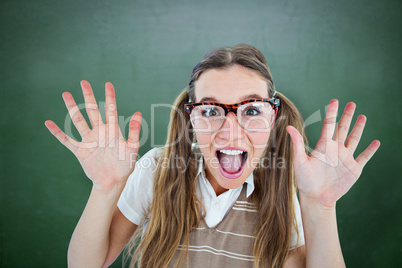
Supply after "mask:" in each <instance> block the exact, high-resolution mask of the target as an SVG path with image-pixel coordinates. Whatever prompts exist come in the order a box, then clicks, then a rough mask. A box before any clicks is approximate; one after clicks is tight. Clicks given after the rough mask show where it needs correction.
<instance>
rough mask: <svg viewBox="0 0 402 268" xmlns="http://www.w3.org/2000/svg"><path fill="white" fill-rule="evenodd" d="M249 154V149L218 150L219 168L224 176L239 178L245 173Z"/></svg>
mask: <svg viewBox="0 0 402 268" xmlns="http://www.w3.org/2000/svg"><path fill="white" fill-rule="evenodd" d="M247 156H248V153H247V151H244V150H239V149H220V150H217V151H216V157H217V158H218V161H219V170H220V171H221V173H222V175H223V176H225V177H226V178H229V179H235V178H238V177H240V176H241V174H243V171H244V166H245V165H244V163H246V160H247Z"/></svg>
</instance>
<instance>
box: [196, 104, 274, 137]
mask: <svg viewBox="0 0 402 268" xmlns="http://www.w3.org/2000/svg"><path fill="white" fill-rule="evenodd" d="M274 115H275V114H274V113H273V109H272V106H271V105H270V104H269V103H267V102H251V103H246V104H243V105H241V106H240V107H239V108H238V109H237V120H238V121H239V123H240V125H241V126H242V127H243V128H245V129H246V130H248V131H254V132H258V131H263V130H266V129H268V128H269V127H270V126H271V124H272V122H273V119H274ZM225 118H226V116H225V110H224V109H223V108H222V107H220V106H215V105H200V106H196V107H194V108H193V110H192V112H191V122H192V125H193V127H194V128H195V130H196V131H198V132H202V133H212V132H215V131H217V130H218V129H220V128H221V127H222V125H223V123H224V121H225Z"/></svg>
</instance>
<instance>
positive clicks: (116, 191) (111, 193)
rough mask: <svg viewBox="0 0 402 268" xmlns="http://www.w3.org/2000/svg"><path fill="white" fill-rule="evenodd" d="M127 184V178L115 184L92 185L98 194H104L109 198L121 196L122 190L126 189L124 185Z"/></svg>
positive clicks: (94, 191)
mask: <svg viewBox="0 0 402 268" xmlns="http://www.w3.org/2000/svg"><path fill="white" fill-rule="evenodd" d="M125 185H126V180H124V181H120V182H116V183H115V184H112V185H108V186H107V187H105V186H100V185H97V184H95V183H94V184H93V185H92V192H93V193H95V194H97V195H102V196H105V197H107V198H117V199H118V198H119V197H120V195H121V192H122V191H123V189H124V186H125Z"/></svg>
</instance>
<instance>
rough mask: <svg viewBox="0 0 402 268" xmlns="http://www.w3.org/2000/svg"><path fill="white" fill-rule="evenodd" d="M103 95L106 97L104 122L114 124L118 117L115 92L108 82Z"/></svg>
mask: <svg viewBox="0 0 402 268" xmlns="http://www.w3.org/2000/svg"><path fill="white" fill-rule="evenodd" d="M105 95H106V102H105V115H106V119H105V122H106V123H110V124H116V123H117V122H118V117H117V106H116V97H115V91H114V87H113V85H112V84H111V83H109V82H108V83H106V85H105Z"/></svg>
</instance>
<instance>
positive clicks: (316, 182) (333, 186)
mask: <svg viewBox="0 0 402 268" xmlns="http://www.w3.org/2000/svg"><path fill="white" fill-rule="evenodd" d="M337 109H338V103H337V101H333V102H331V103H330V105H329V107H328V112H327V115H326V118H325V121H324V126H323V129H322V132H321V136H320V139H319V141H318V143H317V145H316V147H315V148H314V150H313V151H312V152H311V154H310V155H306V153H305V151H304V147H303V141H302V138H301V135H300V134H299V133H298V132H297V130H296V129H294V128H292V127H288V131H289V134H290V135H291V137H292V142H293V148H294V151H295V154H294V158H293V165H294V171H295V178H296V184H297V187H298V189H299V192H300V193H301V194H304V195H306V196H308V197H310V198H313V199H315V200H317V201H319V202H320V203H321V204H322V205H325V206H333V205H334V204H335V202H336V201H337V200H338V199H339V198H341V197H342V196H343V195H344V194H346V193H347V191H348V190H349V189H350V188H351V187H352V186H353V184H354V183H355V182H356V180H357V179H358V178H359V176H360V174H361V172H362V169H363V167H364V165H365V164H366V163H367V161H368V160H369V159H370V158H371V157H372V155H373V154H374V152H375V151H376V150H377V149H378V147H379V145H380V144H379V142H378V141H375V142H373V143H372V144H371V145H370V146H369V147H368V148H367V149H366V150H365V151H364V152H363V153H362V154H360V155H359V157H357V158H356V159H355V158H354V157H353V153H354V151H355V149H356V147H357V144H358V142H359V140H360V137H361V134H362V132H363V128H364V124H365V121H366V119H365V117H364V116H360V117H359V118H358V119H357V122H356V124H355V126H354V128H353V130H352V131H351V133H350V135H349V136H348V137H347V138H346V136H347V133H348V130H349V126H350V122H351V120H352V117H353V113H354V109H355V105H354V104H353V103H350V104H348V105H347V106H346V108H345V112H344V114H343V116H342V118H341V120H340V122H339V125H338V127H337V129H336V131H335V135H333V134H334V130H335V121H336V120H335V118H336V113H337ZM332 136H334V137H332Z"/></svg>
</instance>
